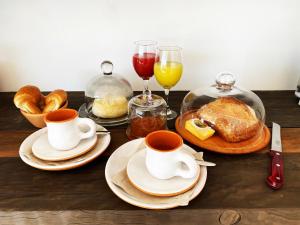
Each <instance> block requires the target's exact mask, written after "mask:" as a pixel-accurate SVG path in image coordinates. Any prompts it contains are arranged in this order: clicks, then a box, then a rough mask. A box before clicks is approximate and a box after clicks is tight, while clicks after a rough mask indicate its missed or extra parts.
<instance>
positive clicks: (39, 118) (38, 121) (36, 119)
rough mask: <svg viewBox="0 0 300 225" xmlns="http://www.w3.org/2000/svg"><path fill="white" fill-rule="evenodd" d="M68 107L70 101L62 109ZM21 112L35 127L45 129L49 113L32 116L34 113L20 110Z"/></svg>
mask: <svg viewBox="0 0 300 225" xmlns="http://www.w3.org/2000/svg"><path fill="white" fill-rule="evenodd" d="M67 107H68V101H66V102H65V104H64V105H63V106H62V107H60V108H61V109H63V108H67ZM20 112H21V113H22V115H23V116H24V117H25V118H26V119H27V120H28V121H29V122H30V123H31V124H32V125H33V126H35V127H38V128H43V127H45V126H46V123H45V121H44V116H45V115H46V114H47V113H39V114H32V113H27V112H25V111H23V110H20Z"/></svg>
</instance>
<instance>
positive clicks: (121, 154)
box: [105, 138, 207, 209]
mask: <svg viewBox="0 0 300 225" xmlns="http://www.w3.org/2000/svg"><path fill="white" fill-rule="evenodd" d="M183 150H184V151H187V152H188V153H190V154H195V153H196V151H195V150H193V149H192V148H191V147H189V146H187V145H184V148H183ZM145 155H146V150H145V144H144V138H141V139H136V140H133V141H129V142H127V143H125V144H123V145H122V146H120V147H119V148H118V149H116V150H115V151H114V152H113V154H112V155H111V156H110V158H109V159H108V161H107V164H106V167H105V178H106V181H107V183H108V186H109V187H110V189H111V190H112V191H113V192H114V193H115V194H116V195H117V196H118V197H119V198H121V199H122V200H124V201H126V202H128V203H129V204H132V205H135V206H139V207H142V208H147V209H168V208H174V207H177V206H180V204H178V198H177V199H176V196H179V195H180V194H184V193H185V192H187V191H188V190H190V189H191V191H192V194H191V195H190V196H189V199H188V200H189V201H190V200H192V199H194V198H195V197H196V196H198V195H199V194H200V192H201V191H202V189H203V188H204V185H205V182H206V178H207V169H206V167H205V166H199V170H198V173H197V175H196V176H195V177H194V178H191V179H184V178H181V177H173V178H171V179H167V180H160V179H156V178H154V177H153V176H151V175H150V174H149V172H148V171H147V168H146V166H145ZM124 170H125V171H126V175H127V178H128V179H129V182H130V184H131V185H132V187H134V188H136V189H137V190H139V191H141V192H143V193H144V194H147V195H150V196H155V197H159V198H170V199H172V198H174V202H172V200H171V201H170V199H168V201H166V203H161V202H160V203H158V202H156V203H155V202H149V201H145V200H144V199H141V198H137V196H132V195H130V194H129V193H128V192H127V191H126V190H125V189H124V188H122V187H120V186H119V185H116V183H115V182H114V179H115V177H116V176H118V174H120V173H122V172H121V171H124Z"/></svg>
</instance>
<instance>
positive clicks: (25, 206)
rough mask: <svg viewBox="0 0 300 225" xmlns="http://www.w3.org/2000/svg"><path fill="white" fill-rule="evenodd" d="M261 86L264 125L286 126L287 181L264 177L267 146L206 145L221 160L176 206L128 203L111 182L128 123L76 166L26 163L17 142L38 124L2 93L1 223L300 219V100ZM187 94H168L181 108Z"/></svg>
mask: <svg viewBox="0 0 300 225" xmlns="http://www.w3.org/2000/svg"><path fill="white" fill-rule="evenodd" d="M256 93H257V94H258V95H259V96H260V97H261V99H262V101H263V102H264V104H265V108H266V115H267V118H266V122H267V125H268V126H270V124H271V121H275V122H277V123H279V124H280V125H281V126H282V139H283V140H282V141H283V149H284V162H285V185H284V187H283V188H282V189H281V190H278V191H273V190H271V189H270V188H269V187H267V186H266V184H265V178H266V177H267V175H268V167H269V160H270V159H269V157H268V155H267V149H268V148H269V147H268V148H266V149H265V150H263V151H260V152H258V153H254V154H249V155H240V156H236V155H235V156H230V155H221V154H215V153H211V152H209V151H205V150H204V152H205V159H207V160H209V161H212V162H216V164H217V166H216V167H214V168H208V179H207V183H206V186H205V188H204V190H203V191H202V193H201V194H200V195H199V196H198V197H197V198H196V199H194V200H193V201H192V202H191V203H190V205H189V206H187V207H179V208H176V209H172V210H144V209H140V208H137V207H135V206H131V205H129V204H127V203H126V202H123V201H122V200H121V199H119V198H118V197H117V196H115V195H114V194H113V193H112V192H111V191H110V189H109V187H108V186H107V184H106V181H105V178H104V168H105V163H106V161H107V158H108V156H109V155H110V154H111V153H112V152H113V151H114V150H115V149H116V148H117V147H118V146H120V145H121V144H123V143H125V142H127V141H128V139H127V137H126V135H125V128H126V126H119V127H115V128H109V129H110V130H111V132H112V133H111V134H112V142H111V144H110V146H109V148H108V149H107V151H106V152H105V154H104V155H102V156H101V157H99V158H98V159H96V160H95V161H93V162H92V163H90V164H88V165H86V166H84V167H81V168H79V169H74V170H69V171H62V172H47V171H41V170H37V169H35V168H31V167H30V166H28V165H26V164H25V163H23V162H22V161H21V159H20V158H19V156H18V149H19V146H20V144H21V142H22V141H23V140H24V138H26V137H27V136H28V135H29V134H30V133H32V132H34V131H35V130H36V128H34V127H33V126H32V125H31V124H29V123H28V122H27V121H26V120H25V119H24V118H23V117H22V115H21V114H20V113H19V112H18V110H17V109H16V108H15V107H14V105H13V104H12V99H13V94H14V93H0V224H204V225H207V224H220V223H223V224H232V223H233V222H236V224H300V107H299V106H298V105H297V99H296V98H295V96H294V93H293V91H257V92H256ZM160 94H162V93H160ZM185 94H186V92H172V93H171V96H170V105H171V106H172V108H174V109H175V110H177V111H179V107H180V103H181V101H182V99H183V97H184V95H185ZM69 97H70V98H69V103H70V107H71V108H76V109H78V108H79V106H80V104H81V103H82V102H83V101H84V95H83V93H82V92H72V93H70V94H69ZM169 127H170V128H174V121H171V122H170V123H169ZM192 147H194V148H195V149H196V150H203V149H200V148H198V147H195V146H192Z"/></svg>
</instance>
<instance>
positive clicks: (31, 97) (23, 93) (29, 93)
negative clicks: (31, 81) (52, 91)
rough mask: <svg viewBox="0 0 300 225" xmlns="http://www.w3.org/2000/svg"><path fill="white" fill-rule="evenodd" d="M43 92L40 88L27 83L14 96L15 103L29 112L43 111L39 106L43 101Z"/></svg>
mask: <svg viewBox="0 0 300 225" xmlns="http://www.w3.org/2000/svg"><path fill="white" fill-rule="evenodd" d="M41 98H42V94H41V91H40V89H39V88H37V87H35V86H32V85H26V86H24V87H22V88H20V89H19V90H18V91H17V93H16V94H15V97H14V103H15V105H16V107H17V108H19V109H21V110H23V111H25V112H27V113H35V114H37V113H41V110H40V108H39V107H38V105H39V102H40V101H41Z"/></svg>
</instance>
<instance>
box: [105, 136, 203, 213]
mask: <svg viewBox="0 0 300 225" xmlns="http://www.w3.org/2000/svg"><path fill="white" fill-rule="evenodd" d="M144 148H145V144H144V138H140V139H136V140H133V141H129V142H127V143H125V144H123V145H122V146H120V147H119V148H118V149H116V150H115V151H114V152H113V154H112V155H111V156H110V158H109V159H108V161H107V163H106V167H105V178H106V181H107V184H108V186H109V187H110V189H111V190H112V191H113V192H114V193H115V194H116V195H117V196H118V197H119V198H121V199H122V200H124V201H125V202H127V203H129V204H132V205H135V206H138V207H141V208H146V209H170V208H175V207H178V206H179V205H178V203H175V202H174V203H166V204H149V203H145V202H143V201H142V200H140V199H136V198H134V197H132V196H130V195H129V194H127V193H126V192H125V191H123V190H122V189H121V188H119V187H118V186H116V185H115V184H113V182H112V177H113V176H115V175H116V174H117V173H119V172H120V171H122V170H124V169H125V168H126V167H127V163H128V161H129V159H130V158H131V156H132V155H133V154H135V153H136V152H137V151H139V150H142V149H144ZM184 148H185V149H186V150H187V151H190V152H191V153H194V152H195V150H193V149H192V148H191V147H189V146H187V145H184ZM206 178H207V169H206V167H205V166H201V169H200V178H199V181H198V182H197V184H196V185H195V187H194V192H193V194H192V196H191V198H190V200H192V199H194V198H195V197H197V196H198V195H199V194H200V192H201V191H202V189H203V188H204V185H205V182H206Z"/></svg>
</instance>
